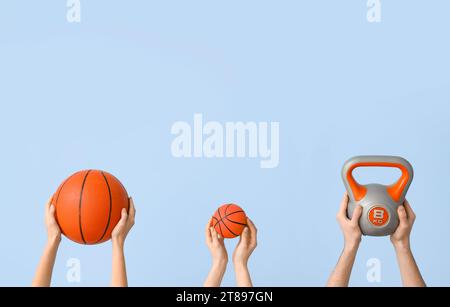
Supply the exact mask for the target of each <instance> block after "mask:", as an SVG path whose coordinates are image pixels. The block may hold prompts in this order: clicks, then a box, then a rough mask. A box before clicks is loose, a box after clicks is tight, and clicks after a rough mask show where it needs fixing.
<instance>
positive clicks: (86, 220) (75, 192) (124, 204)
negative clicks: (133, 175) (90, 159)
mask: <svg viewBox="0 0 450 307" xmlns="http://www.w3.org/2000/svg"><path fill="white" fill-rule="evenodd" d="M52 204H53V205H54V206H55V217H56V221H57V222H58V224H59V226H60V228H61V232H62V233H63V234H64V235H65V236H66V237H68V238H69V239H71V240H72V241H75V242H77V243H80V244H99V243H102V242H105V241H108V240H109V239H110V238H111V232H112V230H113V229H114V227H115V226H116V225H117V223H118V222H119V220H120V217H121V212H122V209H123V208H125V209H127V210H128V209H129V200H128V194H127V191H126V190H125V188H124V186H123V185H122V183H120V181H119V180H118V179H117V178H116V177H114V176H113V175H111V174H108V173H107V172H103V171H98V170H85V171H81V172H78V173H75V174H73V175H72V176H70V177H69V178H67V179H66V180H65V181H64V182H63V183H62V184H61V185H60V186H59V188H58V190H57V191H56V193H55V194H54V195H53V201H52Z"/></svg>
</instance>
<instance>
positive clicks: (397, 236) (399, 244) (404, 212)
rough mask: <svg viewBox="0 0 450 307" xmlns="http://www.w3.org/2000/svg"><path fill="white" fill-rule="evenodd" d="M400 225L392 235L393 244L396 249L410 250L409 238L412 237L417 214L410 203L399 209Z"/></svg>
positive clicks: (406, 202)
mask: <svg viewBox="0 0 450 307" xmlns="http://www.w3.org/2000/svg"><path fill="white" fill-rule="evenodd" d="M397 212H398V217H399V220H400V224H399V226H398V228H397V230H396V231H395V232H394V233H393V234H392V235H391V242H392V244H393V245H394V247H395V248H406V249H409V248H410V243H409V237H410V235H411V231H412V228H413V226H414V222H415V220H416V214H415V213H414V211H413V210H412V208H411V206H410V204H409V202H408V201H405V203H404V205H403V206H400V207H398V209H397Z"/></svg>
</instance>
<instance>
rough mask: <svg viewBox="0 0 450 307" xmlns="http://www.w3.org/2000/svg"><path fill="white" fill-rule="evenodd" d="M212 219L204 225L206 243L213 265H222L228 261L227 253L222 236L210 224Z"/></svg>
mask: <svg viewBox="0 0 450 307" xmlns="http://www.w3.org/2000/svg"><path fill="white" fill-rule="evenodd" d="M211 222H212V220H210V221H209V222H208V224H207V225H206V231H205V232H206V245H207V246H208V249H209V251H210V253H211V256H212V259H213V265H218V266H223V265H226V264H227V262H228V253H227V250H226V248H225V243H224V238H223V237H222V236H221V235H219V234H218V233H217V232H216V230H215V229H214V227H212V226H211Z"/></svg>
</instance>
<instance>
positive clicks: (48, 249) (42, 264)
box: [32, 198, 61, 287]
mask: <svg viewBox="0 0 450 307" xmlns="http://www.w3.org/2000/svg"><path fill="white" fill-rule="evenodd" d="M45 225H46V227H47V244H46V246H45V248H44V252H43V254H42V256H41V260H40V261H39V265H38V267H37V269H36V273H35V276H34V279H33V282H32V286H33V287H50V284H51V281H52V272H53V266H54V265H55V260H56V254H57V252H58V247H59V243H60V242H61V230H60V228H59V226H58V223H57V222H56V219H55V206H53V205H52V198H50V199H49V200H48V202H47V204H46V206H45Z"/></svg>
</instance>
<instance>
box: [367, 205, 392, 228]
mask: <svg viewBox="0 0 450 307" xmlns="http://www.w3.org/2000/svg"><path fill="white" fill-rule="evenodd" d="M367 218H368V220H369V222H370V223H371V224H372V225H374V226H376V227H383V226H386V225H387V224H388V223H389V220H390V218H391V217H390V215H389V212H388V211H387V210H386V208H384V207H379V206H377V207H372V208H370V210H369V212H368V213H367Z"/></svg>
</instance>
